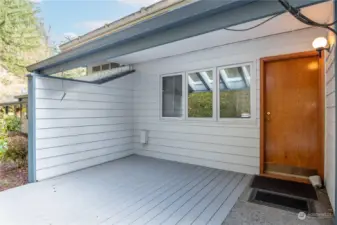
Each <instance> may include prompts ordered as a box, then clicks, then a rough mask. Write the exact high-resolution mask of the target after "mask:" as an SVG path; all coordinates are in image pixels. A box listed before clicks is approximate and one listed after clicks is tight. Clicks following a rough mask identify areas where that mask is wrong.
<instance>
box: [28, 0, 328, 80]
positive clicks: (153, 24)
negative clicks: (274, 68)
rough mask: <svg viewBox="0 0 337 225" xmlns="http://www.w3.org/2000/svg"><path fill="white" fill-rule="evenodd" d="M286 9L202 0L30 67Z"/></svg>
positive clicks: (99, 57) (52, 67) (89, 57)
mask: <svg viewBox="0 0 337 225" xmlns="http://www.w3.org/2000/svg"><path fill="white" fill-rule="evenodd" d="M325 1H326V0H306V1H303V0H289V2H290V4H292V5H293V6H294V7H305V6H309V5H313V4H317V3H320V2H325ZM284 11H285V9H284V8H283V7H282V6H281V5H280V4H279V3H278V2H277V1H256V0H245V1H242V0H241V1H238V0H231V1H208V0H200V1H197V2H195V3H191V4H189V5H187V6H184V7H182V8H179V9H177V10H173V11H171V12H168V13H166V14H163V15H161V16H158V17H154V18H151V19H149V20H147V21H144V22H142V23H139V24H136V25H134V26H132V27H130V28H127V29H125V30H122V31H120V32H116V33H113V34H111V35H107V36H105V37H102V38H100V39H97V40H94V41H92V42H90V43H88V44H86V45H83V46H80V47H78V48H75V49H73V50H71V51H68V52H65V53H61V54H59V55H56V56H54V57H51V58H49V59H46V60H44V61H42V62H39V63H36V64H34V65H31V66H28V67H27V69H28V71H31V72H37V73H40V74H45V75H48V74H53V73H57V72H60V71H65V70H69V69H72V68H76V67H80V66H85V65H88V64H93V63H98V62H102V61H105V60H107V59H109V58H115V57H119V56H122V55H127V54H130V53H133V52H138V51H142V50H145V49H150V48H153V47H155V46H160V45H165V44H168V43H172V42H175V41H179V40H183V39H186V38H190V37H194V36H197V35H201V34H205V33H208V32H212V31H216V30H219V29H222V28H225V27H230V26H233V25H237V24H241V23H244V22H248V21H252V20H255V19H259V18H264V17H266V16H270V15H273V14H277V13H281V12H284Z"/></svg>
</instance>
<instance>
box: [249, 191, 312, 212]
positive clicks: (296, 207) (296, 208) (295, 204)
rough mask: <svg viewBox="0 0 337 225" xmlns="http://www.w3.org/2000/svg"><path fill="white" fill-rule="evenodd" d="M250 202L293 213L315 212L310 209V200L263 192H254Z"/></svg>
mask: <svg viewBox="0 0 337 225" xmlns="http://www.w3.org/2000/svg"><path fill="white" fill-rule="evenodd" d="M249 201H250V202H253V203H257V204H262V205H267V206H272V207H276V208H280V209H284V210H288V211H293V212H305V213H312V212H313V210H312V209H311V208H312V207H310V202H309V200H304V199H299V198H294V197H291V196H284V195H279V194H274V193H270V192H266V191H261V190H255V191H253V192H252V194H251V196H250V199H249Z"/></svg>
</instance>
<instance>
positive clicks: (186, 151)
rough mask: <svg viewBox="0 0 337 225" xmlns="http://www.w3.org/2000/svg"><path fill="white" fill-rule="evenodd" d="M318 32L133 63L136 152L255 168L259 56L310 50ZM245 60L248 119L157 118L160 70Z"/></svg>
mask: <svg viewBox="0 0 337 225" xmlns="http://www.w3.org/2000/svg"><path fill="white" fill-rule="evenodd" d="M321 34H322V30H320V29H316V28H309V29H304V30H300V31H294V32H290V33H285V34H279V35H272V36H269V37H264V38H259V39H255V40H249V41H244V42H240V43H236V44H232V45H224V46H219V47H216V48H211V49H206V50H202V51H196V52H193V53H188V54H184V55H179V56H175V57H168V58H164V59H158V60H155V61H151V62H147V63H141V64H137V65H135V66H134V68H135V69H136V71H137V75H136V76H134V122H135V124H134V128H135V131H134V142H135V144H134V146H135V151H136V153H137V154H140V155H145V156H150V157H157V158H162V159H167V160H175V161H179V162H185V163H191V164H198V165H203V166H208V167H214V168H220V169H226V170H232V171H238V172H243V173H250V174H255V173H258V171H259V151H260V150H259V147H260V146H259V142H260V140H259V134H260V129H259V122H260V119H259V117H260V116H259V114H260V106H259V104H260V94H259V92H260V77H259V74H260V67H259V60H260V58H262V57H267V56H273V55H280V54H288V53H295V52H303V51H311V50H312V46H311V43H312V40H313V39H314V38H316V37H317V36H319V35H321ZM280 43H282V44H280ZM246 62H252V63H253V65H254V68H255V70H253V71H252V79H253V82H252V83H255V85H254V86H252V94H253V97H254V99H253V102H252V105H255V106H254V107H253V108H252V115H253V118H252V119H251V120H242V119H237V120H231V121H221V122H219V121H212V120H208V121H207V120H198V121H193V120H169V119H167V120H166V119H165V120H162V119H160V104H159V100H160V90H159V84H160V79H159V77H160V75H163V74H171V73H179V72H185V71H191V70H197V69H203V68H212V67H219V66H224V65H230V64H236V63H246ZM254 81H255V82H254ZM331 88H334V87H331ZM330 101H332V100H330ZM254 103H255V104H254ZM140 130H148V131H149V143H148V144H147V145H141V144H139V132H140Z"/></svg>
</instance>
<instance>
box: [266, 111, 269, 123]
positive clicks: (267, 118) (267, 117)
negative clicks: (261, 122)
mask: <svg viewBox="0 0 337 225" xmlns="http://www.w3.org/2000/svg"><path fill="white" fill-rule="evenodd" d="M266 114H267V116H266V120H267V121H270V112H267V113H266Z"/></svg>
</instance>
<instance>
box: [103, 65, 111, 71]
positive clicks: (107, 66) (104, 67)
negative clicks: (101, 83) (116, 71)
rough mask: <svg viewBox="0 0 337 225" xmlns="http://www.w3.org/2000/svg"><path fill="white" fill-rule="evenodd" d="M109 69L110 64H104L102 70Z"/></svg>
mask: <svg viewBox="0 0 337 225" xmlns="http://www.w3.org/2000/svg"><path fill="white" fill-rule="evenodd" d="M108 69H110V64H104V65H102V70H108Z"/></svg>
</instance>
